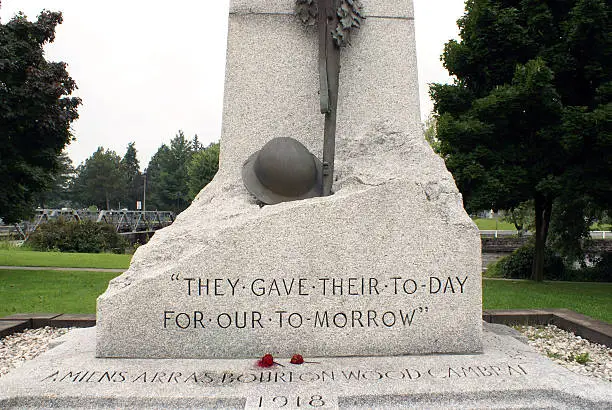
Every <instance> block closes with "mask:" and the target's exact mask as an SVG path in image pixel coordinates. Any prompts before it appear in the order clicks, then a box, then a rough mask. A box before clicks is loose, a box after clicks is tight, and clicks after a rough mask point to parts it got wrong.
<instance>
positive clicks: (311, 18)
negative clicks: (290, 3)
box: [295, 0, 318, 26]
mask: <svg viewBox="0 0 612 410" xmlns="http://www.w3.org/2000/svg"><path fill="white" fill-rule="evenodd" d="M295 11H296V13H297V15H298V17H299V18H300V20H302V23H304V24H305V25H307V26H314V25H315V23H316V22H317V13H318V9H317V2H316V0H296V2H295Z"/></svg>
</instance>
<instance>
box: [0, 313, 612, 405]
mask: <svg viewBox="0 0 612 410" xmlns="http://www.w3.org/2000/svg"><path fill="white" fill-rule="evenodd" d="M485 326H486V327H485V331H484V337H483V342H484V351H483V353H481V354H466V355H423V356H397V357H357V358H341V357H338V358H320V359H316V358H312V359H311V358H306V360H307V361H312V363H304V364H302V365H292V364H290V363H289V359H288V358H277V359H276V360H277V362H278V363H279V365H275V366H273V367H271V368H261V367H258V366H257V364H256V362H255V360H245V359H241V360H204V359H161V360H160V359H156V360H154V359H99V358H95V357H94V350H95V328H88V329H81V330H75V331H72V332H71V333H70V334H68V335H66V336H64V337H63V338H61V339H58V340H59V342H57V343H56V345H57V346H56V347H55V348H53V349H51V350H50V351H48V352H47V353H45V354H43V355H42V356H40V357H38V358H36V359H34V360H32V361H30V362H28V363H26V364H25V365H24V366H23V367H21V368H19V369H16V370H14V371H13V372H11V373H10V374H8V375H7V376H5V377H3V378H2V379H0V408H3V409H5V408H49V407H52V408H281V407H282V408H300V409H304V408H322V409H327V408H402V409H406V408H429V409H432V408H433V409H439V408H453V409H457V408H470V409H474V408H487V409H491V408H558V409H564V408H567V409H587V408H588V409H594V408H601V409H604V408H605V409H607V408H612V384H610V383H606V382H604V381H598V380H594V379H589V378H586V377H584V376H579V375H576V374H574V373H572V372H570V371H569V370H567V369H565V368H563V367H560V366H559V365H556V364H554V363H553V362H552V361H550V360H548V359H547V358H545V357H542V356H541V355H539V354H538V353H537V352H536V351H535V350H533V349H532V348H531V347H529V346H528V345H527V344H525V343H523V342H521V341H519V340H518V339H517V337H518V336H517V334H516V332H514V331H513V330H511V329H510V328H507V327H504V326H501V325H489V324H486V325H485ZM281 365H282V366H281Z"/></svg>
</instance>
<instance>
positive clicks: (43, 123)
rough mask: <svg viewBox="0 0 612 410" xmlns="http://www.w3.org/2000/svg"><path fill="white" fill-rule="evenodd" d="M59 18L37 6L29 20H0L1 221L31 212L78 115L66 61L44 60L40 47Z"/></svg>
mask: <svg viewBox="0 0 612 410" xmlns="http://www.w3.org/2000/svg"><path fill="white" fill-rule="evenodd" d="M61 22H62V15H61V13H53V12H50V11H43V12H42V13H41V14H40V15H39V17H38V19H37V21H35V22H30V21H28V20H27V18H26V16H24V15H23V14H18V15H17V16H16V17H14V18H13V19H11V20H10V21H9V22H8V23H6V24H1V23H0V136H1V137H2V143H0V218H2V219H3V220H4V222H7V223H10V222H16V221H18V220H20V219H24V218H27V217H29V216H31V215H32V213H33V210H34V203H35V200H36V198H37V194H40V193H41V192H43V191H45V190H46V189H47V188H48V186H49V184H50V183H51V179H50V178H49V174H54V173H57V172H58V170H59V168H60V154H61V152H62V150H63V149H64V147H65V146H66V144H68V143H69V142H70V140H71V139H72V135H71V132H70V124H71V123H72V121H74V120H75V119H77V118H78V114H77V107H78V106H79V104H80V99H78V98H75V97H70V95H71V94H72V92H73V91H74V90H75V89H76V84H75V82H74V81H73V80H72V78H71V77H70V76H69V75H68V72H67V71H66V64H65V63H62V62H49V61H47V60H46V59H45V56H44V51H43V47H44V45H45V44H48V43H50V42H52V41H53V40H54V38H55V28H56V26H57V25H58V24H60V23H61Z"/></svg>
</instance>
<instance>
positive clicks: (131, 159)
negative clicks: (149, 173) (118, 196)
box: [121, 142, 144, 209]
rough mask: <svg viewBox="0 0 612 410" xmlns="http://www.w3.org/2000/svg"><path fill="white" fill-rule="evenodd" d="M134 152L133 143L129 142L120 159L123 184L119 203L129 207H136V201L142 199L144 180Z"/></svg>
mask: <svg viewBox="0 0 612 410" xmlns="http://www.w3.org/2000/svg"><path fill="white" fill-rule="evenodd" d="M136 154H137V151H136V147H135V143H134V142H130V143H129V144H128V146H127V150H126V151H125V155H124V156H123V158H122V159H121V173H122V177H123V184H124V187H123V188H124V192H123V195H122V200H121V203H122V204H123V206H124V207H125V208H129V209H136V201H140V200H141V199H142V184H143V182H144V181H143V176H142V174H141V173H140V164H139V162H138V158H137V157H136Z"/></svg>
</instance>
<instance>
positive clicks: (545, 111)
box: [431, 0, 612, 280]
mask: <svg viewBox="0 0 612 410" xmlns="http://www.w3.org/2000/svg"><path fill="white" fill-rule="evenodd" d="M466 10H467V12H466V14H465V15H464V16H463V17H462V18H461V19H460V20H459V21H458V24H459V28H460V36H461V41H454V40H451V41H450V42H448V43H447V44H446V47H445V50H444V54H443V61H444V65H445V67H446V68H447V69H448V71H449V73H450V74H451V75H453V76H455V82H454V84H452V85H443V84H434V85H433V86H432V87H431V95H432V98H433V99H434V109H435V111H436V113H437V115H438V123H437V127H438V133H437V137H438V139H439V140H440V150H441V153H442V155H443V156H444V158H445V160H446V164H447V166H448V168H449V169H450V170H451V172H452V173H453V175H454V177H455V179H456V181H457V184H458V185H459V188H460V190H461V192H462V193H463V194H464V197H465V199H466V205H467V207H468V209H471V210H478V209H490V208H496V209H512V208H515V207H516V206H518V205H519V204H520V203H522V202H524V201H527V200H530V199H533V201H534V207H535V225H536V252H535V258H534V263H533V274H532V278H533V279H535V280H542V279H543V263H544V246H545V243H546V240H547V237H548V230H549V223H550V218H551V214H552V211H553V203H554V202H555V199H556V198H561V197H563V198H565V203H566V204H571V203H573V200H572V198H573V199H576V198H588V199H589V202H594V203H598V204H602V206H604V207H605V206H607V207H609V206H610V204H612V155H610V152H612V134H611V131H610V122H611V121H612V69H611V66H612V65H611V63H612V33H611V32H610V30H611V27H612V25H611V23H610V14H611V12H612V10H611V6H610V2H607V1H605V0H566V1H557V0H541V1H533V0H469V1H467V3H466Z"/></svg>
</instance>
